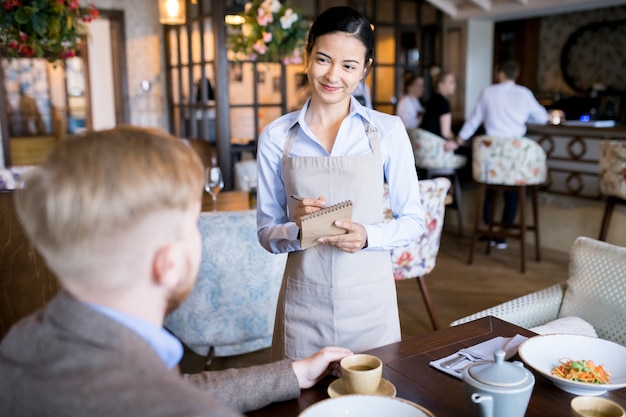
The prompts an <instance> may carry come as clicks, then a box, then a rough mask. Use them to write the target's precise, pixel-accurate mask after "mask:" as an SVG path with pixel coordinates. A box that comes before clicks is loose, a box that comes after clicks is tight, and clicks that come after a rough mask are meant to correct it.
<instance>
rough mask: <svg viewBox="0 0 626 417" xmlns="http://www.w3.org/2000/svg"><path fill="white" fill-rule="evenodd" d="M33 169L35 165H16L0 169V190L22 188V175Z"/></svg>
mask: <svg viewBox="0 0 626 417" xmlns="http://www.w3.org/2000/svg"><path fill="white" fill-rule="evenodd" d="M35 167H36V166H35V165H18V166H14V167H11V168H0V190H15V189H18V188H22V182H23V181H24V175H25V174H26V173H27V172H28V171H30V170H31V169H33V168H35Z"/></svg>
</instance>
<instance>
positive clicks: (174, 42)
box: [167, 29, 178, 65]
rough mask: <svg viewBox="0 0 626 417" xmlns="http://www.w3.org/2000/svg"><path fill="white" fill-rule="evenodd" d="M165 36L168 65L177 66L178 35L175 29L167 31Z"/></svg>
mask: <svg viewBox="0 0 626 417" xmlns="http://www.w3.org/2000/svg"><path fill="white" fill-rule="evenodd" d="M167 35H168V37H169V45H170V65H176V64H178V36H177V35H178V34H177V32H176V29H168V31H167Z"/></svg>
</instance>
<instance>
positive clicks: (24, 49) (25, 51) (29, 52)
mask: <svg viewBox="0 0 626 417" xmlns="http://www.w3.org/2000/svg"><path fill="white" fill-rule="evenodd" d="M19 54H20V55H21V56H34V55H35V50H34V49H33V47H32V46H30V45H22V46H20V50H19Z"/></svg>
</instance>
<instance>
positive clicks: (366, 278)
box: [257, 6, 424, 359]
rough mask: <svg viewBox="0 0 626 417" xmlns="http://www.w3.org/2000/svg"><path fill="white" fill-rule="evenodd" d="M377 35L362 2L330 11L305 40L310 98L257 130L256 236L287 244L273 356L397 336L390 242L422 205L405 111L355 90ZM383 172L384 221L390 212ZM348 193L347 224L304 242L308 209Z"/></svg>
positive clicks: (415, 220)
mask: <svg viewBox="0 0 626 417" xmlns="http://www.w3.org/2000/svg"><path fill="white" fill-rule="evenodd" d="M373 40H374V34H373V31H372V28H371V26H370V23H369V22H368V21H367V19H365V17H363V16H362V15H361V14H360V13H358V12H357V11H355V10H353V9H351V8H349V7H345V6H338V7H332V8H330V9H328V10H326V11H325V12H323V13H322V14H321V15H320V16H319V17H318V18H317V19H316V20H315V22H314V23H313V25H312V27H311V29H310V31H309V35H308V39H307V46H306V57H307V62H306V73H307V78H308V82H309V85H310V87H311V97H310V99H309V100H308V101H307V102H306V103H305V104H304V107H303V108H302V109H301V110H299V111H296V112H293V113H289V114H287V115H284V116H282V117H280V118H279V119H277V120H275V121H274V122H272V123H270V124H269V125H268V126H267V127H266V128H265V129H264V130H263V132H262V133H261V135H260V137H259V145H258V153H257V158H258V202H257V227H258V235H259V241H260V243H261V245H263V247H264V248H265V249H267V250H268V251H270V252H273V253H284V252H288V253H289V256H288V259H287V264H286V267H285V273H284V276H283V282H282V287H281V291H280V295H279V300H278V307H277V313H276V322H275V328H274V338H273V346H272V354H273V358H283V357H287V358H292V359H296V358H304V357H307V356H310V354H311V353H314V352H315V351H317V350H319V348H320V347H322V346H326V345H335V346H344V347H347V348H349V349H351V350H352V351H354V352H360V351H364V350H367V349H372V348H374V347H377V346H381V345H385V344H388V343H392V342H397V341H399V340H400V322H399V317H398V307H397V298H396V289H395V283H394V280H393V274H392V268H391V257H390V254H389V250H390V249H392V248H395V247H399V246H404V245H406V244H408V243H409V242H410V241H412V240H415V239H417V238H418V237H419V236H420V235H421V234H422V233H423V231H424V211H423V208H422V206H421V203H420V198H419V188H418V184H417V175H416V171H415V163H414V159H413V151H412V148H411V144H410V141H409V138H408V136H407V133H406V130H405V128H404V125H403V124H402V121H401V120H400V118H398V117H397V116H392V115H388V114H384V113H380V112H377V111H374V110H371V109H368V108H366V107H364V106H362V105H361V104H359V102H358V101H357V100H356V99H355V98H353V97H352V96H351V94H352V93H353V92H354V90H355V89H356V87H357V86H358V84H359V82H360V81H361V80H362V79H364V78H365V77H366V75H367V73H368V71H369V69H370V68H371V65H372V62H373V57H372V48H373ZM385 181H387V183H388V184H389V194H390V203H391V209H392V212H393V217H394V218H393V220H391V221H389V222H385V221H384V219H383V207H382V202H383V186H384V182H385ZM291 195H298V196H302V197H304V198H303V199H302V200H301V201H299V200H296V199H293V198H291V197H290V196H291ZM348 199H349V200H352V201H353V203H354V209H353V218H352V220H351V221H350V220H346V221H339V222H337V223H336V226H338V227H341V228H343V229H345V230H346V233H345V234H341V235H337V236H330V237H324V238H320V240H319V242H320V243H321V244H319V245H317V246H314V247H311V248H308V249H306V250H302V249H301V247H300V241H299V233H300V219H301V217H302V216H303V215H305V214H307V213H312V212H315V211H317V210H320V209H322V208H323V207H325V206H326V205H331V204H334V203H337V202H340V201H343V200H348Z"/></svg>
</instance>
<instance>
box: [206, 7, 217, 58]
mask: <svg viewBox="0 0 626 417" xmlns="http://www.w3.org/2000/svg"><path fill="white" fill-rule="evenodd" d="M204 59H205V60H206V61H213V60H214V59H215V40H214V37H213V19H211V18H210V17H209V18H206V19H204Z"/></svg>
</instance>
